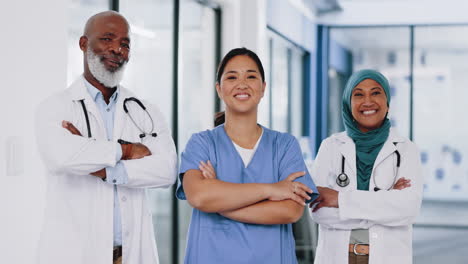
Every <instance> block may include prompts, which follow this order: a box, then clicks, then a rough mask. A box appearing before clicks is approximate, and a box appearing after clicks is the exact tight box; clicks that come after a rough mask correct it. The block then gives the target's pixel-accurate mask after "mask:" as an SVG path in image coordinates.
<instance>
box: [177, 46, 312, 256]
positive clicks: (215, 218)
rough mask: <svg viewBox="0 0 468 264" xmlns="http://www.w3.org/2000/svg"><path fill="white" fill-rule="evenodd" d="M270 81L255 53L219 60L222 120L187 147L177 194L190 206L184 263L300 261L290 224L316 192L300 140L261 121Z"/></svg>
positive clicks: (243, 51) (232, 54)
mask: <svg viewBox="0 0 468 264" xmlns="http://www.w3.org/2000/svg"><path fill="white" fill-rule="evenodd" d="M265 86H266V83H265V74H264V71H263V66H262V63H261V62H260V60H259V58H258V57H257V55H256V54H255V53H254V52H252V51H250V50H248V49H246V48H238V49H233V50H231V51H230V52H229V53H228V54H227V55H226V56H225V57H224V58H223V60H222V61H221V63H220V65H219V68H218V73H217V82H216V91H217V93H218V96H219V97H220V98H221V100H223V101H224V103H225V105H226V111H225V123H224V124H221V125H219V126H217V127H215V128H214V129H212V130H207V131H203V132H200V133H196V134H193V135H192V137H191V138H190V140H189V142H188V143H187V146H186V148H185V150H184V152H183V153H182V160H181V167H180V174H179V178H180V183H179V186H178V188H177V192H176V195H177V197H178V198H179V199H181V200H185V199H187V201H188V202H189V204H190V205H191V206H192V207H193V212H192V218H191V222H190V228H189V234H188V242H187V248H186V255H185V263H190V264H198V263H199V264H210V263H216V264H218V263H223V264H230V263H232V264H234V263H235V264H243V263H245V264H247V263H248V264H251V263H268V264H295V263H297V260H296V254H295V244H294V237H293V233H292V226H291V223H294V222H296V221H297V220H298V219H299V218H300V217H301V216H302V214H303V212H304V205H305V203H306V201H310V200H313V199H314V198H315V196H316V195H317V190H316V188H315V185H314V183H313V182H312V178H311V177H310V175H309V173H308V172H307V168H306V166H305V164H304V160H303V159H302V152H301V149H300V147H299V144H298V142H297V140H296V139H295V138H294V137H293V136H291V135H289V134H286V133H280V132H277V131H273V130H270V129H268V128H265V127H263V126H261V125H259V124H258V123H257V111H258V110H257V109H258V104H259V103H260V100H261V99H262V97H263V95H264V92H265Z"/></svg>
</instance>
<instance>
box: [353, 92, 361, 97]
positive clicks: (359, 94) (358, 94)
mask: <svg viewBox="0 0 468 264" xmlns="http://www.w3.org/2000/svg"><path fill="white" fill-rule="evenodd" d="M353 96H363V94H362V93H355V94H354V95H353Z"/></svg>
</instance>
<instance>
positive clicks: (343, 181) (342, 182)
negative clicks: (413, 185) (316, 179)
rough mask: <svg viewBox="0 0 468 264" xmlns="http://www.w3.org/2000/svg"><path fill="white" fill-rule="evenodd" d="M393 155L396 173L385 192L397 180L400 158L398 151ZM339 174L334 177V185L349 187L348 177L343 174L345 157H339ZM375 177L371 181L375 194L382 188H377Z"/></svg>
mask: <svg viewBox="0 0 468 264" xmlns="http://www.w3.org/2000/svg"><path fill="white" fill-rule="evenodd" d="M393 153H395V155H396V157H397V163H396V171H395V173H394V176H393V183H392V185H391V186H390V188H388V189H386V190H387V191H388V190H390V189H392V188H393V185H395V182H396V180H397V179H398V169H399V168H400V160H401V157H400V152H398V150H395V151H394V152H393ZM341 157H342V158H341V173H340V174H338V176H337V177H336V184H338V186H340V187H346V186H348V185H349V177H348V175H347V174H346V173H345V160H346V159H345V157H344V156H341ZM375 178H376V177H375V176H374V177H373V178H372V179H373V182H374V186H375V187H374V191H375V192H377V191H380V190H382V188H379V187H378V186H377V182H376V180H375Z"/></svg>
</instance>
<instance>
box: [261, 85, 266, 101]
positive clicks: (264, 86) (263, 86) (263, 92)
mask: <svg viewBox="0 0 468 264" xmlns="http://www.w3.org/2000/svg"><path fill="white" fill-rule="evenodd" d="M265 88H266V82H263V84H262V98H263V96H264V95H265Z"/></svg>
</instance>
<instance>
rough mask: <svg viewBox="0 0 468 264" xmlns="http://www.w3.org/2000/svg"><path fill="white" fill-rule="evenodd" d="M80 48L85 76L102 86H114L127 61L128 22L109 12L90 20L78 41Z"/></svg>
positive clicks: (128, 42)
mask: <svg viewBox="0 0 468 264" xmlns="http://www.w3.org/2000/svg"><path fill="white" fill-rule="evenodd" d="M80 48H81V50H82V51H83V52H84V55H85V56H84V68H85V69H84V70H85V73H84V74H85V77H90V76H93V77H94V78H96V79H97V80H98V81H99V82H100V83H102V84H104V85H105V86H106V87H113V86H115V84H116V83H117V84H118V82H120V79H121V76H122V73H123V69H124V66H125V64H126V63H127V62H128V60H129V54H130V37H129V25H128V22H127V21H126V20H125V18H124V17H122V16H121V15H120V14H118V13H116V12H112V11H107V12H103V13H99V14H97V15H95V16H93V17H91V18H90V19H89V21H88V23H87V24H86V27H85V34H84V35H83V36H82V37H81V38H80ZM87 79H89V78H87Z"/></svg>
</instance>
